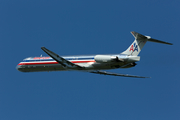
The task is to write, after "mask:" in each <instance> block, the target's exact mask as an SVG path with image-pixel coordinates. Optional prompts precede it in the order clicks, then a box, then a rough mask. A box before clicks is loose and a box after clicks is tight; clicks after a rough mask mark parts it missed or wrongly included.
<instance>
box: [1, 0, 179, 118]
mask: <svg viewBox="0 0 180 120" xmlns="http://www.w3.org/2000/svg"><path fill="white" fill-rule="evenodd" d="M179 6H180V2H179V1H178V0H173V1H172V0H171V1H170V0H158V1H157V0H151V1H144V0H136V1H135V0H126V1H107V0H104V1H99V0H95V1H94V0H91V1H81V0H76V1H73V0H61V1H59V0H51V1H47V0H16V1H14V0H2V1H0V16H1V19H0V40H1V45H0V46H1V47H0V53H1V67H0V71H1V77H0V119H1V120H32V119H33V120H39V119H43V120H50V119H53V120H92V119H93V120H109V119H111V120H119V119H123V120H144V119H146V120H152V119H153V120H160V119H163V120H170V119H173V120H179V119H180V114H179V113H180V103H179V101H180V88H179V86H180V81H179V80H180V74H179V73H180V72H179V71H180V70H179V68H180V65H179V58H180V57H179V55H180V53H179V44H180V41H179V31H180V29H179V27H180V22H179V21H180V17H179V16H180V13H179V11H180V8H179ZM130 31H137V32H139V33H141V34H144V35H149V36H151V37H153V38H156V39H159V40H163V41H167V42H170V43H173V44H174V45H173V46H169V45H163V44H157V43H151V42H148V43H147V44H146V45H145V47H144V48H143V50H142V51H141V53H140V56H141V61H140V62H138V63H137V64H138V65H137V66H136V67H134V68H130V69H116V70H111V72H116V73H125V74H132V75H141V76H150V77H152V78H151V79H134V78H124V77H115V76H104V75H96V74H91V73H81V72H37V73H21V72H19V71H17V70H16V69H15V68H16V65H17V64H18V63H19V62H20V61H22V60H23V59H24V58H26V57H30V56H40V55H41V54H42V55H43V56H46V54H45V53H44V52H43V51H42V50H41V49H40V48H41V47H42V46H45V47H47V48H48V49H50V50H52V51H54V52H55V53H58V54H59V55H80V54H106V53H120V52H122V51H124V50H125V49H127V47H129V45H130V44H131V43H132V42H133V40H134V38H133V36H132V35H131V34H130Z"/></svg>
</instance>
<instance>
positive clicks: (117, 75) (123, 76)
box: [90, 70, 150, 78]
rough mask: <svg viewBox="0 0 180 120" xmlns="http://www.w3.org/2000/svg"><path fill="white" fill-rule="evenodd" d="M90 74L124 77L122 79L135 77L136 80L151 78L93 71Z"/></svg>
mask: <svg viewBox="0 0 180 120" xmlns="http://www.w3.org/2000/svg"><path fill="white" fill-rule="evenodd" d="M90 73H95V74H103V75H112V76H122V77H134V78H150V77H143V76H136V75H128V74H119V73H111V72H106V71H99V70H98V71H92V72H90Z"/></svg>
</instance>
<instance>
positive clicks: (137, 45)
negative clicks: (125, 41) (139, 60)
mask: <svg viewBox="0 0 180 120" xmlns="http://www.w3.org/2000/svg"><path fill="white" fill-rule="evenodd" d="M131 34H132V35H133V36H134V37H135V40H134V42H133V43H132V44H131V45H130V46H129V48H128V49H127V50H126V51H124V52H122V54H127V55H133V56H137V55H138V54H139V53H140V51H141V49H142V48H143V46H144V45H145V44H146V42H147V36H144V35H141V34H139V33H137V32H134V31H133V32H131Z"/></svg>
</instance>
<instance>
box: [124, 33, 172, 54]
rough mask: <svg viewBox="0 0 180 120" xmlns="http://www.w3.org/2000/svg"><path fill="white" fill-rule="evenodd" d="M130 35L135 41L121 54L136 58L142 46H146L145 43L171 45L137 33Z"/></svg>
mask: <svg viewBox="0 0 180 120" xmlns="http://www.w3.org/2000/svg"><path fill="white" fill-rule="evenodd" d="M131 34H132V35H133V36H134V37H135V40H134V42H133V43H132V44H131V45H130V46H129V48H128V49H127V50H126V51H124V52H122V53H121V54H127V55H133V56H137V55H138V54H139V53H140V51H141V50H142V48H143V47H144V45H145V44H146V42H147V41H151V42H157V43H163V44H168V45H172V44H171V43H168V42H164V41H160V40H156V39H153V38H151V37H150V36H144V35H141V34H139V33H137V32H134V31H133V32H131Z"/></svg>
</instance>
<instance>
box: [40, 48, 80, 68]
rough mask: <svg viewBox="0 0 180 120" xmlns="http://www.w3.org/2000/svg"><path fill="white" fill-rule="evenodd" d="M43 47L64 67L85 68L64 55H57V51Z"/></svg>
mask: <svg viewBox="0 0 180 120" xmlns="http://www.w3.org/2000/svg"><path fill="white" fill-rule="evenodd" d="M41 49H42V50H43V51H44V52H45V53H47V54H48V55H49V56H50V57H52V58H53V59H54V60H55V61H57V62H58V63H59V64H61V65H62V66H63V67H64V68H68V69H82V68H84V67H81V66H79V65H76V64H74V63H72V62H70V61H68V60H66V59H64V58H63V57H60V56H59V55H57V54H56V53H54V52H52V51H50V50H48V49H47V48H45V47H41Z"/></svg>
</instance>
